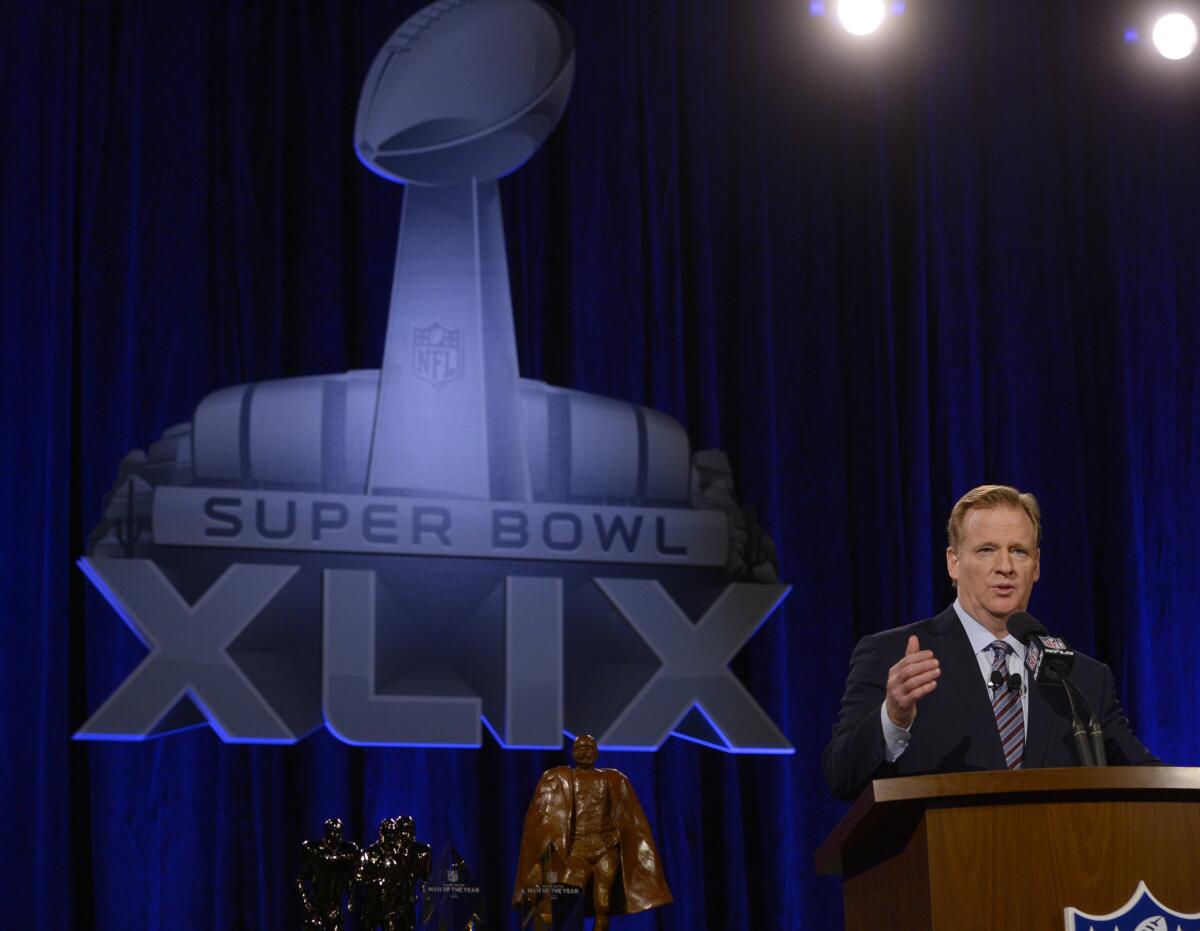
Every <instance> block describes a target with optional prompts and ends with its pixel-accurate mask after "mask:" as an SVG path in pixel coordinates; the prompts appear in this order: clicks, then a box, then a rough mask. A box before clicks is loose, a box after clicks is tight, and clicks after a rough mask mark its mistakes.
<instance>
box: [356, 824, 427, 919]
mask: <svg viewBox="0 0 1200 931" xmlns="http://www.w3.org/2000/svg"><path fill="white" fill-rule="evenodd" d="M429 866H430V848H429V845H428V844H423V843H421V842H420V841H418V840H417V838H416V827H415V824H414V822H413V819H412V818H410V817H409V816H407V815H404V816H402V817H399V818H384V819H383V821H381V822H380V824H379V840H377V841H376V842H375V843H373V844H372V845H371V846H370V847H368V848H367V849H366V850H364V851H363V853H362V857H361V858H360V859H359V863H358V870H357V872H356V873H355V874H354V882H353V895H351V897H350V910H351V911H352V912H354V913H355V914H356V915H357V916H358V920H359V923H360V924H361V925H362V927H364V928H370V929H375V928H381V929H383V931H414V929H415V928H416V924H417V909H416V903H417V884H418V883H419V882H422V881H423V880H424V879H425V878H426V877H427V876H428V875H429Z"/></svg>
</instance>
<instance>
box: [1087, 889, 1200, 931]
mask: <svg viewBox="0 0 1200 931" xmlns="http://www.w3.org/2000/svg"><path fill="white" fill-rule="evenodd" d="M1064 913H1065V916H1066V931H1122V929H1124V931H1200V912H1196V913H1194V914H1191V915H1185V914H1183V912H1175V911H1172V910H1171V909H1169V908H1167V906H1165V905H1163V904H1162V903H1161V902H1160V901H1158V899H1156V898H1155V897H1154V896H1153V895H1151V894H1150V890H1149V888H1147V886H1146V883H1145V882H1139V883H1138V887H1137V889H1135V890H1134V893H1133V896H1132V897H1131V898H1130V899H1129V901H1128V902H1126V903H1125V904H1124V905H1122V906H1121V907H1120V908H1118V909H1117V910H1116V911H1115V912H1109V913H1108V914H1107V915H1089V914H1088V913H1087V912H1081V911H1080V910H1079V909H1077V908H1067V909H1064Z"/></svg>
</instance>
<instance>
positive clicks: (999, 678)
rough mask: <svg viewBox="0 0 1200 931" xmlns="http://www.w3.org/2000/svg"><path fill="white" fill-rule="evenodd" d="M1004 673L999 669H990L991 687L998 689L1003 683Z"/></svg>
mask: <svg viewBox="0 0 1200 931" xmlns="http://www.w3.org/2000/svg"><path fill="white" fill-rule="evenodd" d="M1005 678H1006V677H1005V675H1004V673H1002V672H1001V671H1000V670H999V669H993V670H992V688H994V689H998V688H1000V686H1002V685H1003V684H1004V680H1005Z"/></svg>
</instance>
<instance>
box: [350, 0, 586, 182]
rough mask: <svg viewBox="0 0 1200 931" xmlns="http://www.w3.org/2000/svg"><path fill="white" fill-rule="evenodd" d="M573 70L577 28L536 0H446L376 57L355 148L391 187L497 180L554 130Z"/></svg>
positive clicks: (417, 17)
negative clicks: (394, 183)
mask: <svg viewBox="0 0 1200 931" xmlns="http://www.w3.org/2000/svg"><path fill="white" fill-rule="evenodd" d="M574 72H575V50H574V42H573V40H572V38H571V29H570V27H569V26H568V25H567V23H566V21H565V20H564V19H563V18H562V17H561V16H559V14H558V13H556V12H555V11H554V10H551V9H550V8H549V7H547V6H544V5H543V4H541V3H539V2H537V0H437V2H435V3H431V4H429V5H428V6H426V7H424V8H423V9H421V10H420V11H419V12H417V13H415V14H413V15H412V16H410V17H409V18H408V19H407V20H405V21H404V23H403V24H402V25H401V26H400V28H399V29H397V30H396V31H395V32H394V33H392V36H391V38H389V39H388V41H387V43H386V44H385V45H384V47H383V48H382V49H381V50H380V52H379V54H378V55H377V56H376V57H375V61H374V62H373V63H372V65H371V69H370V71H369V72H368V73H367V77H366V80H365V81H364V82H363V90H362V95H361V96H360V98H359V102H358V115H357V118H356V120H355V126H354V148H355V151H356V152H357V153H358V157H359V158H360V159H361V160H362V162H363V164H365V165H366V166H367V167H368V168H370V169H371V170H372V171H374V172H375V173H376V174H379V175H382V176H383V177H385V178H388V179H390V180H392V181H400V182H404V183H411V184H421V185H445V184H457V183H460V182H463V181H468V180H470V179H472V178H476V179H479V180H487V179H492V178H498V177H500V176H501V175H505V174H508V173H509V172H511V171H514V170H515V169H516V168H518V167H519V166H520V165H521V164H523V163H524V162H525V161H527V160H528V159H529V157H530V156H531V155H533V153H534V152H535V151H536V150H537V148H538V146H540V145H541V144H542V142H543V141H545V139H546V137H547V136H548V135H549V134H550V132H551V130H553V129H554V126H555V125H556V124H557V123H558V120H559V118H560V117H561V116H562V113H563V109H564V108H565V107H566V104H567V97H568V96H569V95H570V92H571V81H572V78H573V77H574Z"/></svg>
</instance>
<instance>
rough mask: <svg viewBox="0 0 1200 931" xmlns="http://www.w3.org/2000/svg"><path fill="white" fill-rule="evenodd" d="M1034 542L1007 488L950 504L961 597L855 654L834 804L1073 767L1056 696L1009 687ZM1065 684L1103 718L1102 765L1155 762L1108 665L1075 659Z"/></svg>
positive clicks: (1036, 558)
mask: <svg viewBox="0 0 1200 931" xmlns="http://www.w3.org/2000/svg"><path fill="white" fill-rule="evenodd" d="M1041 533H1042V531H1041V511H1040V509H1039V508H1038V504H1037V501H1036V499H1035V498H1034V497H1033V495H1031V494H1023V493H1021V492H1019V491H1017V489H1015V488H1011V487H1009V486H1007V485H981V486H979V487H978V488H973V489H972V490H971V491H969V492H967V493H966V494H965V495H963V497H962V498H961V499H960V500H959V501H958V503H957V504H956V505H955V506H954V510H953V511H951V514H950V521H949V524H948V526H947V535H948V537H949V545H948V546H947V548H946V569H947V571H948V572H949V574H950V578H951V579H952V580H953V581H954V584H955V587H956V588H957V590H958V597H957V598H956V599H955V601H954V603H953V604H952V605H950V607H948V608H947V609H946V610H945V611H943V612H942V613H941V614H939V615H937V616H936V617H932V618H928V619H926V620H923V621H918V622H917V623H915V624H909V625H908V626H907V627H900V628H897V629H895V630H888V631H883V632H881V633H878V634H872V635H870V636H867V637H864V638H863V639H862V640H861V641H859V643H858V646H857V647H855V649H854V655H853V656H852V657H851V659H850V674H849V676H848V677H847V680H846V692H845V695H843V696H842V707H841V712H840V714H839V715H838V721H837V724H836V725H835V726H834V729H833V738H832V739H831V740H830V742H829V745H828V746H827V747H826V748H825V754H824V756H823V758H822V763H823V765H824V769H825V779H826V781H827V782H828V783H829V787H830V788H831V789H832V790H833V793H834V795H837V796H838V797H839V798H845V799H851V798H854V797H855V796H856V795H858V793H859V792H861V791H862V790H863V788H865V787H866V785H867V784H868V783H869V782H870V781H871V780H872V779H878V778H881V777H886V776H912V775H917V774H920V773H947V772H965V771H968V770H980V769H1017V768H1021V767H1050V766H1078V765H1079V759H1078V757H1077V756H1076V751H1075V745H1074V740H1073V738H1072V736H1071V713H1070V709H1069V707H1068V704H1067V697H1066V692H1065V690H1064V689H1063V688H1062V687H1061V686H1055V685H1047V684H1044V683H1029V682H1027V681H1021V683H1020V685H1019V686H1017V685H1016V681H1017V680H1016V679H1015V678H1013V676H1014V674H1020V673H1021V672H1022V663H1023V661H1024V658H1025V647H1024V645H1023V644H1022V643H1021V642H1020V641H1018V640H1017V639H1016V638H1015V637H1013V636H1012V635H1010V634H1009V633H1008V619H1009V618H1010V617H1011V616H1012V615H1014V614H1015V613H1017V612H1018V611H1024V610H1026V608H1027V607H1028V605H1029V596H1030V595H1031V594H1032V592H1033V583H1034V582H1036V581H1037V580H1038V576H1039V574H1040V572H1041V565H1040V564H1041V550H1040V549H1039V546H1040V544H1041ZM997 672H998V673H999V674H1000V675H998V676H997V675H994V674H995V673H997ZM1071 678H1072V681H1074V683H1075V684H1076V685H1077V686H1079V689H1080V690H1081V691H1082V692H1083V694H1084V695H1085V696H1086V697H1087V700H1088V703H1089V704H1090V705H1091V707H1092V708H1093V709H1094V710H1095V712H1096V715H1097V717H1098V718H1099V720H1100V723H1101V726H1102V727H1103V730H1104V742H1105V750H1106V752H1107V755H1108V761H1109V763H1110V764H1118V765H1122V764H1125V765H1127V764H1143V763H1157V762H1158V760H1157V759H1156V758H1155V757H1154V756H1153V754H1151V753H1150V752H1149V751H1148V750H1147V749H1146V748H1145V747H1144V746H1142V744H1141V743H1140V742H1139V741H1138V739H1137V738H1136V737H1135V736H1134V735H1133V732H1132V731H1131V730H1130V728H1129V722H1128V721H1127V720H1126V719H1125V716H1124V714H1122V712H1121V705H1120V703H1119V702H1118V700H1117V696H1116V688H1115V685H1114V682H1113V676H1112V672H1110V671H1109V668H1108V667H1107V666H1106V665H1104V664H1103V663H1100V662H1097V661H1096V660H1094V659H1092V658H1091V657H1088V656H1084V655H1082V654H1076V656H1075V665H1074V668H1073V670H1072V673H1071ZM993 682H996V683H998V684H993ZM918 710H919V713H918Z"/></svg>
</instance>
